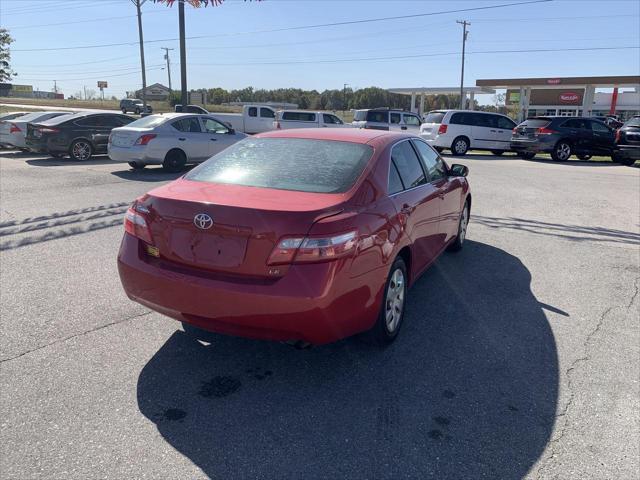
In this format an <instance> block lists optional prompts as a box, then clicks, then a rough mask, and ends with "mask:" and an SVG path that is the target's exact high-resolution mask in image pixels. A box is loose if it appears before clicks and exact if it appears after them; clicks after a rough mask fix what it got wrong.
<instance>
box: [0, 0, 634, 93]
mask: <svg viewBox="0 0 640 480" xmlns="http://www.w3.org/2000/svg"><path fill="white" fill-rule="evenodd" d="M515 2H518V0H502V1H501V0H493V1H491V0H489V1H479V0H466V1H436V0H414V1H404V0H396V1H394V0H380V1H375V0H374V1H372V0H333V1H331V0H297V1H296V0H265V1H262V2H259V3H257V2H252V3H249V2H246V3H245V2H243V1H232V0H227V1H226V2H225V3H224V4H223V5H222V6H218V7H214V8H211V7H209V8H200V9H195V8H192V7H190V6H187V19H186V24H187V36H194V37H195V36H204V37H205V38H197V39H191V40H188V41H187V63H188V86H189V88H201V87H217V86H220V87H223V88H226V89H233V88H243V87H246V86H253V87H254V88H278V87H300V88H307V89H312V88H315V89H317V90H324V89H326V88H342V85H343V83H348V84H349V85H351V86H352V87H354V88H362V87H366V86H372V85H375V86H379V87H384V88H390V87H411V86H427V87H428V86H455V85H458V84H459V82H460V55H459V51H460V47H461V26H460V25H458V24H456V22H455V21H456V20H457V19H467V20H469V21H470V22H471V27H469V30H470V34H469V39H468V43H467V51H468V52H469V55H468V56H467V62H466V68H465V84H467V85H474V84H475V80H476V79H478V78H505V77H507V78H508V77H559V76H583V75H585V76H587V75H639V74H640V50H638V49H633V50H593V51H588V50H587V51H559V52H538V53H474V52H483V51H492V50H521V49H569V48H592V47H598V48H601V47H619V46H633V47H638V46H640V16H639V15H640V2H639V1H638V0H553V1H551V2H547V3H537V4H528V5H520V6H510V7H503V8H495V9H486V10H476V11H468V12H458V13H448V14H442V15H432V16H421V17H412V18H405V19H397V20H388V21H379V22H370V23H360V24H350V25H338V26H329V27H318V28H308V29H297V30H289V31H280V32H273V31H271V32H265V30H277V29H281V28H288V27H296V26H306V25H317V24H325V23H335V22H344V21H353V20H365V19H373V18H380V17H390V16H404V15H413V14H425V13H435V12H442V11H445V10H458V9H472V8H478V7H489V6H493V5H501V4H507V3H515ZM177 10H178V9H177V5H174V6H173V7H172V8H168V7H166V6H164V5H157V4H154V3H152V2H151V0H149V1H148V2H147V3H146V4H145V5H144V6H143V26H144V34H145V41H154V40H163V39H168V40H164V41H160V42H153V43H147V44H146V47H145V55H146V59H147V66H148V69H147V70H148V71H147V83H148V84H152V83H154V82H160V83H163V84H165V85H166V84H167V73H166V70H161V67H162V66H163V65H164V60H163V51H162V50H161V49H160V47H170V48H175V50H174V51H172V52H171V55H172V80H173V87H174V89H177V88H179V55H178V42H177V41H175V40H170V39H173V38H177V35H178V17H177V13H178V11H177ZM113 17H118V18H113ZM0 24H1V25H2V27H4V28H8V29H9V30H10V32H11V34H12V36H13V37H14V38H15V43H14V44H13V45H12V64H13V66H14V69H15V70H16V71H17V72H18V74H19V75H18V77H16V78H15V79H14V83H21V84H22V83H24V84H31V85H33V86H34V87H38V88H39V89H41V90H51V89H52V88H53V80H54V79H56V80H57V85H58V88H59V89H60V90H61V91H62V92H64V93H65V95H67V96H68V95H72V94H74V93H75V92H77V91H79V90H80V89H82V87H83V86H85V85H86V86H87V88H92V89H94V90H95V89H96V81H97V80H107V81H108V82H109V87H110V88H109V89H108V90H107V91H106V92H105V94H106V95H109V96H111V95H115V96H117V97H121V96H123V95H124V92H125V91H127V90H135V89H137V88H139V87H140V85H141V78H140V72H139V51H138V45H137V43H136V42H137V39H138V36H137V20H136V17H135V7H134V6H133V4H132V3H131V1H130V0H99V1H98V0H93V1H91V0H29V1H27V0H0ZM45 24H46V25H45ZM54 24H55V25H54ZM126 42H131V44H130V45H126V46H112V47H104V48H83V49H65V50H42V49H44V48H59V47H67V48H68V47H78V46H90V45H98V44H113V43H126ZM28 50H32V51H28ZM411 55H414V57H413V58H397V57H402V56H411ZM418 55H424V56H418ZM429 55H432V56H429ZM381 57H382V58H381ZM371 58H376V60H364V59H371ZM320 61H323V62H320ZM274 62H276V63H277V62H283V64H274ZM284 62H290V63H288V64H287V63H284ZM291 62H298V63H291ZM300 62H303V63H300Z"/></svg>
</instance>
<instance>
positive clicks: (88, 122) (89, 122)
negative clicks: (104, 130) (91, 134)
mask: <svg viewBox="0 0 640 480" xmlns="http://www.w3.org/2000/svg"><path fill="white" fill-rule="evenodd" d="M75 123H76V125H77V126H79V127H97V126H98V125H99V120H98V116H97V115H94V116H92V117H84V118H80V119H78V120H76V122H75Z"/></svg>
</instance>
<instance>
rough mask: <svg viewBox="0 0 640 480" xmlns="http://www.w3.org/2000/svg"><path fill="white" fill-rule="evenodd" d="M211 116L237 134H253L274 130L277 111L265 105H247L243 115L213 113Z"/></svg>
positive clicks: (243, 109)
mask: <svg viewBox="0 0 640 480" xmlns="http://www.w3.org/2000/svg"><path fill="white" fill-rule="evenodd" d="M211 115H215V117H216V119H218V120H220V121H221V122H224V123H227V124H229V125H230V126H231V127H232V128H233V129H234V130H235V131H236V132H243V133H248V134H253V133H262V132H267V131H269V130H273V129H274V126H273V119H274V118H275V116H276V111H275V110H274V109H273V108H271V107H267V106H265V105H245V106H244V107H242V113H218V112H211Z"/></svg>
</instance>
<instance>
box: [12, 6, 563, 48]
mask: <svg viewBox="0 0 640 480" xmlns="http://www.w3.org/2000/svg"><path fill="white" fill-rule="evenodd" d="M551 1H553V0H529V1H526V2H517V3H505V4H501V5H486V6H483V7H471V8H462V9H457V10H442V11H439V12H428V13H415V14H411V15H399V16H394V17H380V18H369V19H363V20H350V21H344V22H332V23H319V24H313V25H300V26H295V27H283V28H275V29H268V30H254V31H249V32H235V33H221V34H217V35H197V36H192V37H186V38H187V39H188V40H197V39H202V38H218V37H225V36H234V35H247V34H254V33H276V32H285V31H293V30H308V29H315V28H324V27H336V26H344V25H356V24H362V23H374V22H385V21H393V20H405V19H408V18H420V17H429V16H435V15H445V14H449V13H460V12H472V11H478V10H489V9H495V8H504V7H512V6H519V5H528V4H534V3H547V2H551ZM176 40H179V39H177V38H163V39H158V40H147V42H146V43H157V42H171V41H176ZM136 44H137V42H135V41H133V42H123V43H109V44H94V45H80V46H75V47H51V48H28V49H12V51H13V52H42V51H55V50H79V49H87V48H106V47H122V46H131V45H136Z"/></svg>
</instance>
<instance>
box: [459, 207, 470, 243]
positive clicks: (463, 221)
mask: <svg viewBox="0 0 640 480" xmlns="http://www.w3.org/2000/svg"><path fill="white" fill-rule="evenodd" d="M468 225H469V208H468V207H467V206H466V205H465V207H464V209H463V210H462V215H460V229H459V231H458V236H459V238H460V243H463V242H464V239H465V238H466V237H467V226H468Z"/></svg>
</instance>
